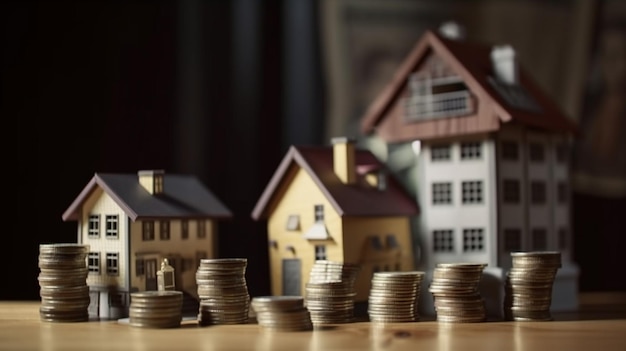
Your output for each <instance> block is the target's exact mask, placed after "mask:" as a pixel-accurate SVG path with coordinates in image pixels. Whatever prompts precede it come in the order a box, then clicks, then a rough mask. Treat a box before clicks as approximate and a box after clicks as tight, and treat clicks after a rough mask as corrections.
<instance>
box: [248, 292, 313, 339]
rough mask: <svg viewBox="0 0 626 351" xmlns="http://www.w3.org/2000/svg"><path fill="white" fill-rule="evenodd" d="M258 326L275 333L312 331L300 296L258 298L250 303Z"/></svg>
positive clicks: (307, 313) (308, 315)
mask: <svg viewBox="0 0 626 351" xmlns="http://www.w3.org/2000/svg"><path fill="white" fill-rule="evenodd" d="M250 305H251V307H252V309H253V310H254V312H255V313H256V317H257V322H258V324H259V325H260V326H261V327H263V328H266V329H270V330H276V331H305V330H311V329H313V323H312V322H311V314H310V313H309V311H308V310H307V309H306V307H304V298H303V297H302V296H260V297H255V298H253V299H252V302H251V303H250Z"/></svg>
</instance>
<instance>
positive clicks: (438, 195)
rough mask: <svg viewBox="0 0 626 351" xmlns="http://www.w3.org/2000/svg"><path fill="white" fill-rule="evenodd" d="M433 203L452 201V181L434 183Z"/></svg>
mask: <svg viewBox="0 0 626 351" xmlns="http://www.w3.org/2000/svg"><path fill="white" fill-rule="evenodd" d="M432 192H433V193H432V196H433V205H442V204H451V203H452V183H449V182H447V183H433V184H432Z"/></svg>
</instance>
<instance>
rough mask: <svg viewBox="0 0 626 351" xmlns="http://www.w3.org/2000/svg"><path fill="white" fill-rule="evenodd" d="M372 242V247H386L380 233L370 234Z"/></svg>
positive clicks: (379, 249) (378, 249) (381, 248)
mask: <svg viewBox="0 0 626 351" xmlns="http://www.w3.org/2000/svg"><path fill="white" fill-rule="evenodd" d="M370 244H371V245H372V248H373V249H374V250H376V251H382V250H383V249H384V247H383V243H382V241H381V240H380V237H379V236H378V235H372V236H370Z"/></svg>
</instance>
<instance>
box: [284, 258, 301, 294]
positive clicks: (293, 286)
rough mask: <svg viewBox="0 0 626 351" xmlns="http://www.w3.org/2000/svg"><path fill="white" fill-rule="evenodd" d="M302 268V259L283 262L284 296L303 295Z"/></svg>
mask: <svg viewBox="0 0 626 351" xmlns="http://www.w3.org/2000/svg"><path fill="white" fill-rule="evenodd" d="M301 267H302V264H301V262H300V259H297V258H290V259H284V260H283V295H296V296H298V295H302V293H301V291H300V285H301V284H300V279H301Z"/></svg>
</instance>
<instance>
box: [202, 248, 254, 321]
mask: <svg viewBox="0 0 626 351" xmlns="http://www.w3.org/2000/svg"><path fill="white" fill-rule="evenodd" d="M247 264H248V260H247V259H245V258H215V259H202V260H200V265H199V267H198V270H197V271H196V283H197V285H198V297H199V298H200V311H199V313H198V324H200V325H201V326H206V325H211V324H245V323H247V322H248V313H249V311H250V295H249V294H248V286H247V284H246V277H245V274H246V267H247Z"/></svg>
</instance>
